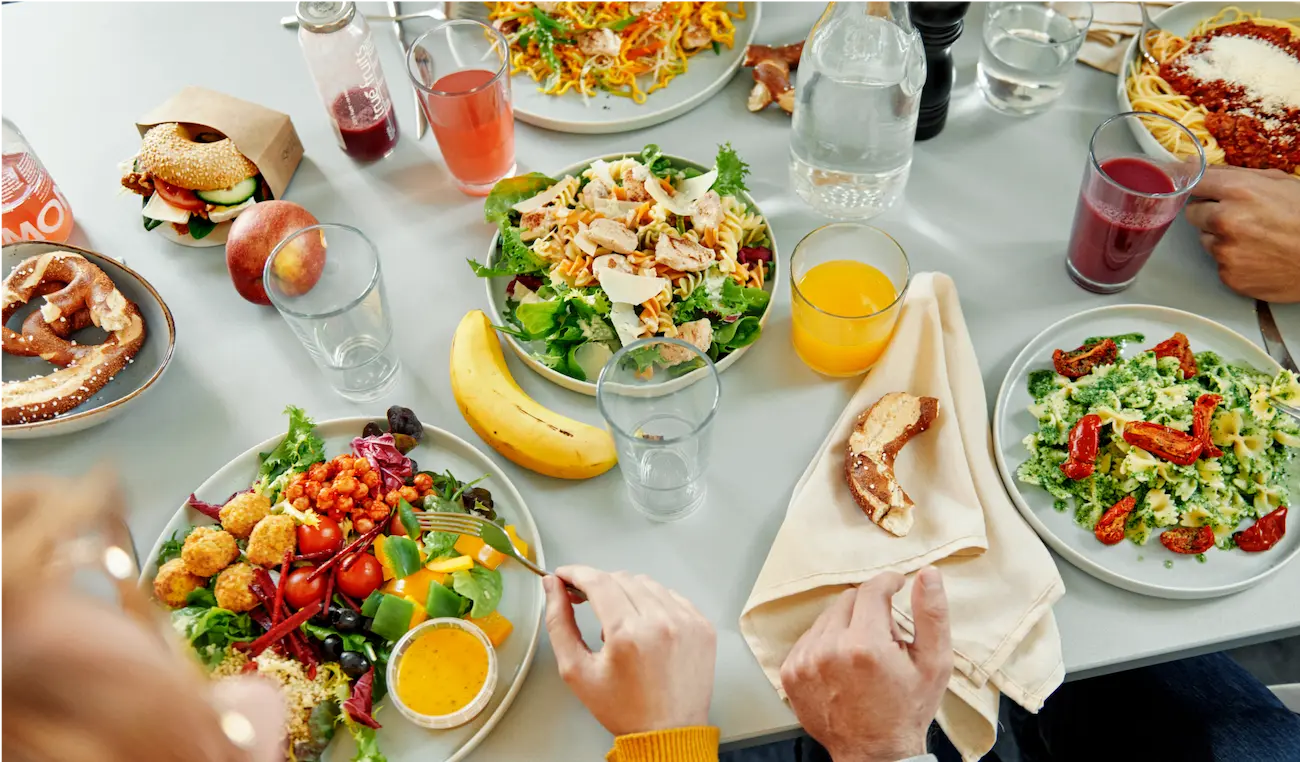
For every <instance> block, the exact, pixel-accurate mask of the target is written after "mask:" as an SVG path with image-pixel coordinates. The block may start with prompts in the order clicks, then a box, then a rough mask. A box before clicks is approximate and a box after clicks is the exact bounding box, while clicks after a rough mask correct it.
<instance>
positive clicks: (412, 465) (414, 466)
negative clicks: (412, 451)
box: [407, 458, 420, 484]
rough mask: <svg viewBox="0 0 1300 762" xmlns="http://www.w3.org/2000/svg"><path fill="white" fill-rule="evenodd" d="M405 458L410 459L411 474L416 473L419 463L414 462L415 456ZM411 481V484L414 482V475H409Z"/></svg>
mask: <svg viewBox="0 0 1300 762" xmlns="http://www.w3.org/2000/svg"><path fill="white" fill-rule="evenodd" d="M407 460H409V461H411V473H412V474H418V473H420V464H419V463H416V462H415V458H407ZM411 483H412V484H414V483H415V477H414V476H412V477H411Z"/></svg>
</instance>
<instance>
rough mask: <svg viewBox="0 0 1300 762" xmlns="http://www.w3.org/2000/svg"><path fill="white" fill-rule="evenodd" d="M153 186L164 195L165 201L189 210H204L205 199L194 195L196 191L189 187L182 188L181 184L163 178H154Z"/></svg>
mask: <svg viewBox="0 0 1300 762" xmlns="http://www.w3.org/2000/svg"><path fill="white" fill-rule="evenodd" d="M153 187H154V189H155V190H156V191H157V192H158V195H160V196H162V199H163V201H166V202H167V203H168V204H170V205H172V206H174V207H176V208H177V209H183V210H184V211H187V212H201V211H203V207H204V205H205V204H204V201H203V199H201V198H199V197H198V196H196V195H194V191H192V190H190V189H188V188H182V187H180V186H179V185H172V184H171V183H169V182H167V181H166V180H163V179H161V178H157V177H155V178H153Z"/></svg>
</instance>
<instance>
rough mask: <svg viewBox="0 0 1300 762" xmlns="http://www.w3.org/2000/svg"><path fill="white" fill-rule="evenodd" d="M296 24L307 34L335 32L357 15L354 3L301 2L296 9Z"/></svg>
mask: <svg viewBox="0 0 1300 762" xmlns="http://www.w3.org/2000/svg"><path fill="white" fill-rule="evenodd" d="M297 14H298V24H299V25H300V26H301V27H302V28H303V29H305V30H307V31H308V32H314V33H316V34H325V33H328V32H336V31H338V30H340V29H342V28H343V27H345V26H347V25H348V24H350V23H352V17H353V16H355V15H357V4H356V3H319V2H312V3H308V2H301V3H298V8H297Z"/></svg>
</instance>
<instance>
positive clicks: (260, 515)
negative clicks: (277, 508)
mask: <svg viewBox="0 0 1300 762" xmlns="http://www.w3.org/2000/svg"><path fill="white" fill-rule="evenodd" d="M270 512H271V501H270V500H269V499H267V498H266V497H264V496H262V495H258V494H256V493H253V492H241V493H239V494H238V495H235V496H234V497H232V498H231V499H230V502H228V503H226V504H225V505H223V506H221V513H220V516H221V528H222V529H224V530H226V531H227V532H229V533H231V534H233V535H234V536H236V537H238V538H239V539H241V540H243V539H247V538H248V535H249V534H251V533H252V531H253V527H255V526H257V522H259V521H261V520H262V519H264V518H266V516H267V514H269V513H270Z"/></svg>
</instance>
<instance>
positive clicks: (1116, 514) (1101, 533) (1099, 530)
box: [1092, 495, 1137, 545]
mask: <svg viewBox="0 0 1300 762" xmlns="http://www.w3.org/2000/svg"><path fill="white" fill-rule="evenodd" d="M1135 505H1137V498H1135V497H1133V496H1132V495H1125V496H1124V498H1123V499H1121V500H1120V501H1119V502H1118V503H1115V504H1114V505H1112V506H1111V507H1110V508H1108V509H1107V510H1106V512H1105V513H1103V514H1102V515H1101V518H1100V519H1098V520H1097V525H1096V526H1095V527H1093V528H1092V533H1093V534H1095V535H1097V539H1098V540H1101V541H1102V542H1103V543H1105V544H1106V545H1115V544H1117V543H1119V541H1120V540H1123V539H1124V525H1125V524H1126V523H1127V522H1128V515H1129V514H1130V513H1132V512H1133V507H1134V506H1135Z"/></svg>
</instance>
